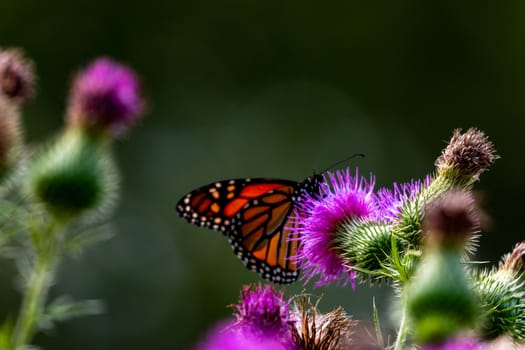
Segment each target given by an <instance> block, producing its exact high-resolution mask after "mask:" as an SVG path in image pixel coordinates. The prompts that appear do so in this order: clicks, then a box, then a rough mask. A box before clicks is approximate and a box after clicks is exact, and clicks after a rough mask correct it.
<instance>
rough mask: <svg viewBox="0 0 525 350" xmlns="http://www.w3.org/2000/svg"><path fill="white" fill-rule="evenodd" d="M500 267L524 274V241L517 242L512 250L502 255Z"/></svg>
mask: <svg viewBox="0 0 525 350" xmlns="http://www.w3.org/2000/svg"><path fill="white" fill-rule="evenodd" d="M500 269H502V270H512V271H516V272H517V273H518V274H520V275H521V276H524V275H525V242H519V243H517V244H516V246H515V247H514V249H513V250H512V252H510V253H509V254H507V255H505V256H504V257H503V261H502V264H501V266H500Z"/></svg>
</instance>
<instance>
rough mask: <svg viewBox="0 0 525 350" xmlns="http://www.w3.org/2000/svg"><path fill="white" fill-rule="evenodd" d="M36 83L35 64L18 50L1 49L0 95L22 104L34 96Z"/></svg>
mask: <svg viewBox="0 0 525 350" xmlns="http://www.w3.org/2000/svg"><path fill="white" fill-rule="evenodd" d="M34 83H35V74H34V67H33V62H32V61H30V60H29V59H27V58H26V57H25V56H24V54H23V53H22V51H20V50H18V49H0V94H3V95H4V96H5V97H6V98H7V99H9V100H10V101H12V102H13V103H15V104H22V103H24V102H27V101H28V100H29V99H30V98H31V97H32V96H33V92H34Z"/></svg>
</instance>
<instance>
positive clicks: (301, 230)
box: [292, 169, 379, 287]
mask: <svg viewBox="0 0 525 350" xmlns="http://www.w3.org/2000/svg"><path fill="white" fill-rule="evenodd" d="M373 188H374V178H373V177H370V179H369V180H367V179H365V178H363V177H359V175H358V172H357V170H356V173H355V176H352V175H351V174H350V170H349V169H346V171H337V172H335V173H331V172H327V173H326V175H325V182H324V183H323V184H322V185H321V194H320V195H318V196H316V195H313V196H310V195H306V196H305V197H303V198H302V200H300V201H298V202H299V203H298V207H297V208H296V211H295V219H296V227H294V228H292V229H293V230H294V231H295V233H296V236H297V237H298V240H299V241H300V244H299V247H298V249H297V255H296V257H295V258H296V259H297V261H298V264H299V267H300V268H301V269H303V270H304V271H305V278H306V280H307V281H309V280H311V279H312V278H313V277H314V276H319V279H318V281H317V282H316V286H321V285H326V284H329V283H332V282H342V283H343V285H345V284H347V283H352V287H354V280H355V272H354V271H353V270H350V269H348V267H347V265H348V264H351V262H347V261H344V260H343V258H342V256H341V254H340V251H339V249H338V248H337V238H338V230H339V229H340V228H341V227H342V226H343V225H345V224H348V223H351V222H352V221H354V220H363V219H374V218H375V217H376V216H377V214H378V212H379V211H378V206H377V203H376V201H375V196H374V193H373Z"/></svg>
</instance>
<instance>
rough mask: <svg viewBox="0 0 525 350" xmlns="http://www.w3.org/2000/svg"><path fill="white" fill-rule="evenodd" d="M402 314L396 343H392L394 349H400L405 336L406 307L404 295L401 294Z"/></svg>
mask: <svg viewBox="0 0 525 350" xmlns="http://www.w3.org/2000/svg"><path fill="white" fill-rule="evenodd" d="M402 308H403V311H402V314H401V321H400V322H399V329H398V330H397V338H396V343H395V345H394V350H402V349H403V345H404V344H405V340H406V336H407V327H406V325H407V307H406V297H405V296H402Z"/></svg>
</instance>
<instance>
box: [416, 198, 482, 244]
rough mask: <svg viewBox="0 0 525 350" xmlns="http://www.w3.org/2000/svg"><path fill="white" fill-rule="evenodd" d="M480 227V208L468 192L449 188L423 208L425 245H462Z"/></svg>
mask: <svg viewBox="0 0 525 350" xmlns="http://www.w3.org/2000/svg"><path fill="white" fill-rule="evenodd" d="M479 226H480V210H479V209H478V208H477V207H476V205H475V201H474V198H473V197H472V195H471V194H470V193H469V192H466V191H462V190H452V191H449V192H446V193H444V194H443V195H442V196H441V197H438V198H436V199H435V200H434V201H432V202H430V203H429V204H428V205H427V206H426V208H425V218H424V222H423V230H424V232H425V236H426V239H427V241H428V243H427V244H442V245H459V246H462V245H464V244H465V243H466V242H467V240H468V238H469V237H471V236H472V234H473V233H474V232H475V231H476V230H477V229H478V228H479Z"/></svg>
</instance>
